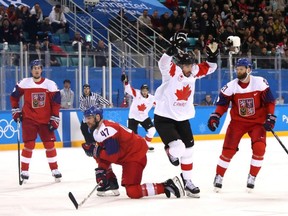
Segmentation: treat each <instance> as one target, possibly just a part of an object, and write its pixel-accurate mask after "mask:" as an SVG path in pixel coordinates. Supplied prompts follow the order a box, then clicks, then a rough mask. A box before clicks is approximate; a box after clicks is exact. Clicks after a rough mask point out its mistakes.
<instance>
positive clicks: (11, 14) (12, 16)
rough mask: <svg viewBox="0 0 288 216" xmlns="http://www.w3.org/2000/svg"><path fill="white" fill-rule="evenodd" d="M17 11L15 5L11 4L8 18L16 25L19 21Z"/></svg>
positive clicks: (7, 12)
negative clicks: (17, 20)
mask: <svg viewBox="0 0 288 216" xmlns="http://www.w3.org/2000/svg"><path fill="white" fill-rule="evenodd" d="M16 11H17V8H16V7H15V5H13V4H10V5H9V6H8V8H7V10H6V14H7V18H8V19H9V21H10V22H11V24H14V22H15V21H16V19H17V14H16Z"/></svg>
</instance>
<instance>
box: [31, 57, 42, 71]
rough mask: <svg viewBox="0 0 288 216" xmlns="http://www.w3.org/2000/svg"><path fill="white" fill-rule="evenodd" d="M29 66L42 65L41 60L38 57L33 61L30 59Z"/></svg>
mask: <svg viewBox="0 0 288 216" xmlns="http://www.w3.org/2000/svg"><path fill="white" fill-rule="evenodd" d="M30 66H31V69H32V68H33V67H34V66H40V67H41V68H42V67H43V65H42V61H41V60H40V59H35V60H34V61H32V62H31V63H30Z"/></svg>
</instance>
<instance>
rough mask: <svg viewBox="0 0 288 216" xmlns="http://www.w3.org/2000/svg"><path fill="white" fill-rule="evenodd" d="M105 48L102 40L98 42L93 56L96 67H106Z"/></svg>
mask: <svg viewBox="0 0 288 216" xmlns="http://www.w3.org/2000/svg"><path fill="white" fill-rule="evenodd" d="M107 53H108V50H107V47H105V43H104V41H103V40H99V41H98V45H97V46H96V47H95V55H96V67H102V66H106V64H107V62H106V57H107Z"/></svg>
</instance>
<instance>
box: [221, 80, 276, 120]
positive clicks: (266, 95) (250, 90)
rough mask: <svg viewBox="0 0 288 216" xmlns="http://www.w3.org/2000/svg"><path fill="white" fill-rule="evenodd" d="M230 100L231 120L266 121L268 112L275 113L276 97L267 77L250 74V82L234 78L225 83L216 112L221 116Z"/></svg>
mask: <svg viewBox="0 0 288 216" xmlns="http://www.w3.org/2000/svg"><path fill="white" fill-rule="evenodd" d="M230 102H231V103H232V108H231V111H230V115H231V120H236V121H245V122H253V123H261V124H262V123H264V122H265V120H266V116H267V114H269V113H270V114H274V109H275V99H274V97H273V95H272V93H271V90H270V88H269V84H268V82H267V81H266V79H264V78H262V77H257V76H251V75H250V82H249V83H247V84H245V83H241V82H240V81H239V80H238V79H234V80H232V81H231V82H229V83H228V84H227V85H225V86H224V87H223V88H222V89H221V92H220V95H219V97H218V101H217V103H216V105H217V107H216V112H217V113H219V114H220V115H221V116H222V115H223V114H224V112H226V111H227V109H228V107H229V104H230Z"/></svg>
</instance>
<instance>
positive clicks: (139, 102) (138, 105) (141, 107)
mask: <svg viewBox="0 0 288 216" xmlns="http://www.w3.org/2000/svg"><path fill="white" fill-rule="evenodd" d="M125 92H126V93H128V94H129V95H131V96H132V97H133V101H132V104H131V106H130V110H129V118H130V119H135V120H137V121H139V122H143V121H144V120H145V119H147V118H148V113H149V111H150V110H151V108H152V107H153V105H155V97H154V95H151V94H148V97H147V98H145V97H143V96H142V94H141V91H140V90H138V89H134V88H133V87H132V86H131V85H130V84H127V85H125Z"/></svg>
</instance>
